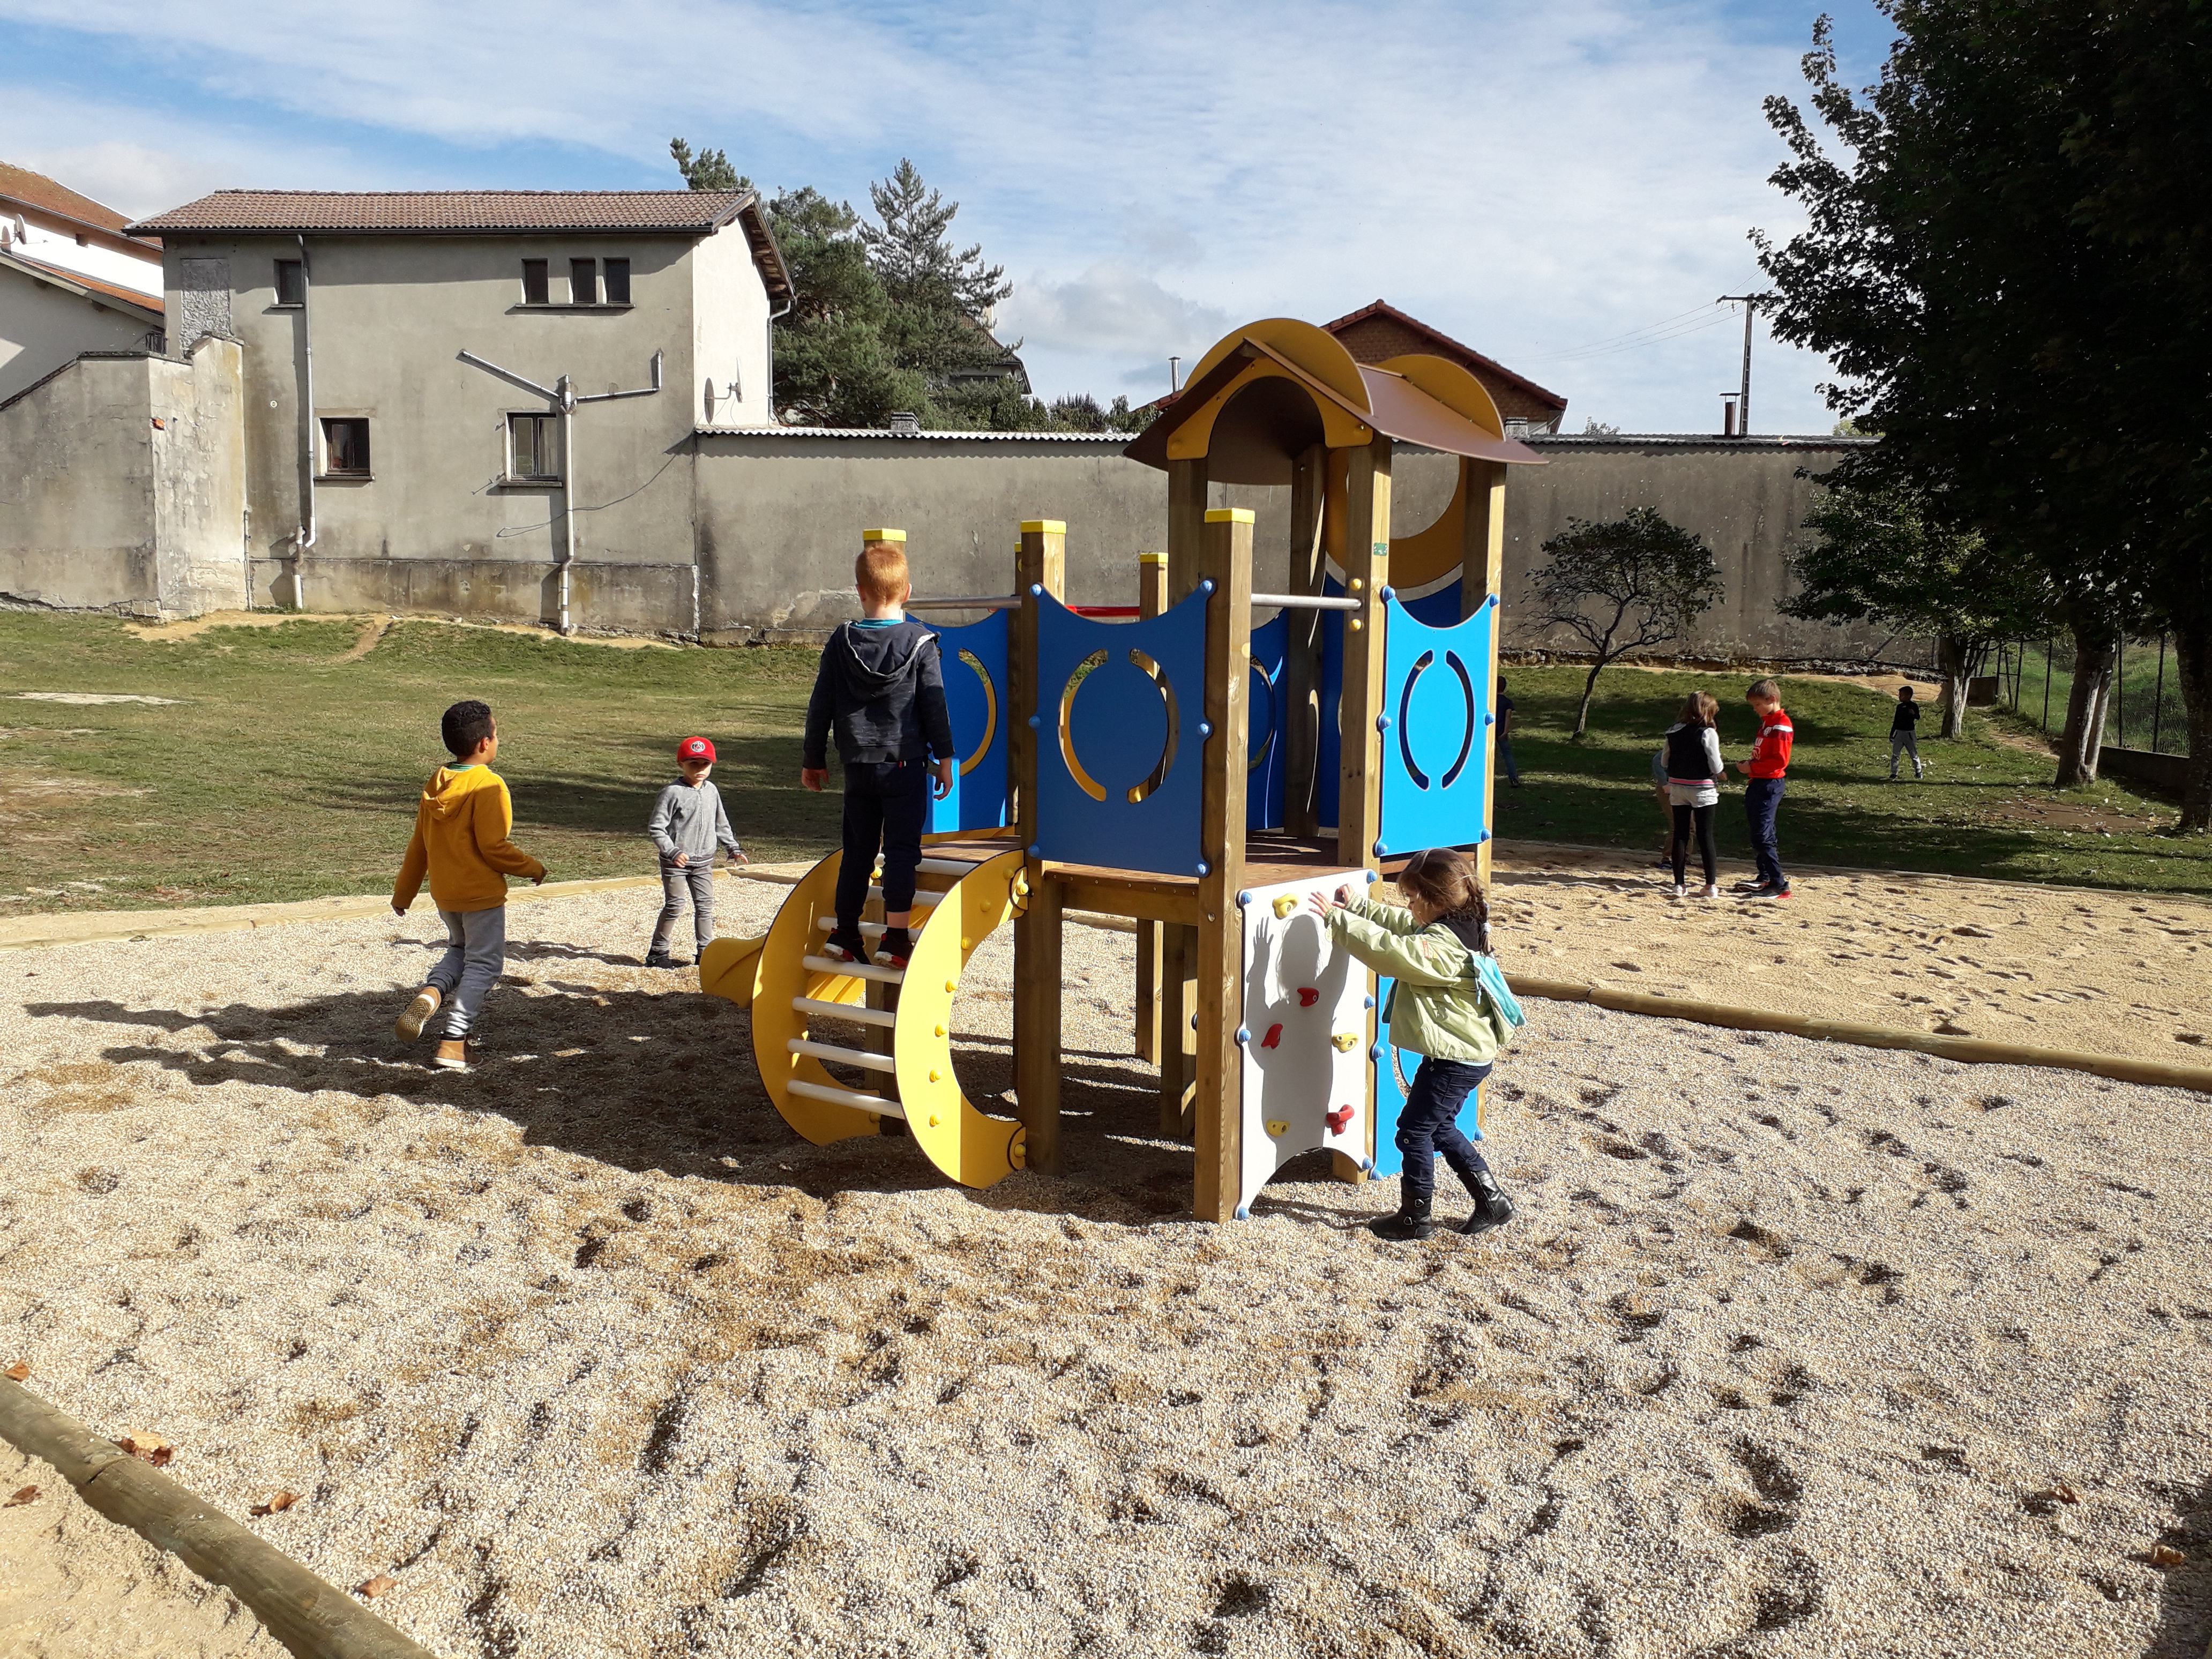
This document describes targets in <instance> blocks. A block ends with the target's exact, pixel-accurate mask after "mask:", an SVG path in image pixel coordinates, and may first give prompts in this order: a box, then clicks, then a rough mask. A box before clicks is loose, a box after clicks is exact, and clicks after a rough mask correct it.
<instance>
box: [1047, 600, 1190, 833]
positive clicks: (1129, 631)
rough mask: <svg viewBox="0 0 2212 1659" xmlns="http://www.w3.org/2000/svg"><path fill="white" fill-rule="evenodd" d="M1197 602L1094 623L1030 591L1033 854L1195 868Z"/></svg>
mask: <svg viewBox="0 0 2212 1659" xmlns="http://www.w3.org/2000/svg"><path fill="white" fill-rule="evenodd" d="M1036 605H1037V702H1038V708H1037V712H1036V714H1035V716H1033V720H1034V723H1035V727H1036V734H1037V744H1036V753H1037V781H1036V791H1037V820H1036V821H1037V829H1036V846H1037V850H1038V853H1039V854H1040V856H1042V857H1044V858H1048V859H1053V860H1059V861H1060V862H1062V863H1066V864H1096V865H1103V866H1107V867H1108V868H1110V869H1116V870H1147V871H1152V872H1158V873H1160V874H1163V875H1178V876H1188V875H1196V874H1197V873H1198V867H1199V863H1200V842H1199V761H1200V748H1201V747H1202V745H1203V744H1204V743H1205V741H1206V737H1207V736H1208V734H1207V733H1206V732H1203V731H1201V730H1200V727H1201V726H1202V724H1203V722H1204V720H1205V718H1206V594H1205V593H1204V592H1195V593H1193V594H1191V595H1190V596H1189V597H1188V599H1184V600H1183V601H1182V604H1180V605H1176V607H1175V608H1174V609H1172V610H1170V611H1168V612H1167V613H1166V614H1165V615H1164V616H1159V617H1146V618H1145V619H1143V620H1141V621H1139V622H1133V623H1103V622H1093V621H1091V619H1090V618H1088V617H1079V616H1077V615H1076V614H1075V613H1074V612H1073V611H1070V610H1069V609H1068V608H1067V607H1066V605H1062V604H1060V602H1059V601H1058V600H1057V599H1054V598H1053V597H1052V596H1051V595H1050V594H1042V595H1040V596H1038V598H1037V601H1036ZM1140 659H1141V660H1140ZM1146 662H1149V663H1150V664H1151V665H1152V671H1147V670H1146V667H1145V666H1144V663H1146ZM1155 672H1156V673H1157V675H1158V678H1154V673H1155ZM1078 677H1080V680H1079V683H1078ZM1063 720H1064V721H1065V722H1066V728H1065V731H1063V730H1062V722H1063Z"/></svg>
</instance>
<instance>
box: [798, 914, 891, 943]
mask: <svg viewBox="0 0 2212 1659" xmlns="http://www.w3.org/2000/svg"><path fill="white" fill-rule="evenodd" d="M814 925H815V926H816V927H819V928H820V929H821V930H822V931H823V933H836V931H837V918H836V917H835V916H817V917H815V918H814ZM860 932H861V933H863V934H866V935H868V936H871V937H872V938H876V939H881V938H882V937H883V934H884V924H883V923H882V922H880V921H864V922H862V923H861V924H860Z"/></svg>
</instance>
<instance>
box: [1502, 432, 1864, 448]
mask: <svg viewBox="0 0 2212 1659" xmlns="http://www.w3.org/2000/svg"><path fill="white" fill-rule="evenodd" d="M1522 442H1523V443H1525V444H1527V445H1528V447H1529V448H1531V449H1601V448H1605V447H1609V446H1610V447H1620V446H1622V445H1628V446H1632V447H1636V448H1638V449H1648V448H1650V447H1653V446H1655V445H1657V446H1666V447H1675V448H1685V447H1687V448H1696V447H1705V448H1709V449H1761V448H1765V449H1858V448H1862V447H1865V446H1866V445H1868V444H1874V443H1879V442H1881V440H1880V439H1878V438H1842V437H1838V436H1836V435H1833V434H1831V433H1818V432H1808V433H1803V434H1798V435H1790V434H1784V433H1777V434H1774V435H1771V436H1769V435H1765V434H1764V433H1761V434H1756V435H1753V436H1751V437H1747V438H1725V437H1723V436H1722V435H1720V434H1719V433H1717V432H1709V433H1697V432H1553V433H1547V434H1545V435H1542V436H1541V437H1534V436H1532V437H1528V438H1523V439H1522Z"/></svg>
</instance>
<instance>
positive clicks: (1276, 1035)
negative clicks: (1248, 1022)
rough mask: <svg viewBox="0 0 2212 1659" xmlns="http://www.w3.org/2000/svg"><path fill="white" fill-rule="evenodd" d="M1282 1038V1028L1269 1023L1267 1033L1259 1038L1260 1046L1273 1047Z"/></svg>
mask: <svg viewBox="0 0 2212 1659" xmlns="http://www.w3.org/2000/svg"><path fill="white" fill-rule="evenodd" d="M1282 1040H1283V1028H1282V1027H1281V1026H1280V1025H1270V1026H1269V1027H1268V1028H1267V1036H1263V1037H1261V1039H1260V1046H1261V1048H1274V1047H1275V1046H1276V1045H1277V1044H1278V1043H1279V1042H1282Z"/></svg>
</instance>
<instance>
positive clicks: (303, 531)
mask: <svg viewBox="0 0 2212 1659" xmlns="http://www.w3.org/2000/svg"><path fill="white" fill-rule="evenodd" d="M295 240H297V241H298V242H299V244H300V356H301V366H302V367H301V379H302V380H303V381H304V382H305V384H304V385H303V386H301V391H300V527H299V529H298V530H297V531H296V532H294V534H293V537H292V609H293V610H295V611H305V610H306V609H307V588H306V585H305V583H304V582H302V581H301V576H300V562H301V560H302V559H304V558H306V557H307V550H308V549H309V548H311V547H313V545H314V544H315V337H314V331H313V327H312V326H311V325H310V324H309V322H308V320H307V319H308V314H309V313H308V308H307V307H308V300H309V296H310V294H311V291H312V288H311V284H310V283H309V282H308V280H307V238H306V237H305V236H301V237H297V238H295Z"/></svg>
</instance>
